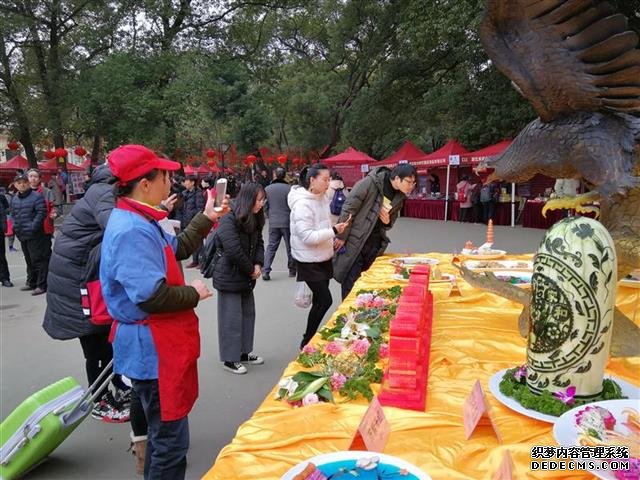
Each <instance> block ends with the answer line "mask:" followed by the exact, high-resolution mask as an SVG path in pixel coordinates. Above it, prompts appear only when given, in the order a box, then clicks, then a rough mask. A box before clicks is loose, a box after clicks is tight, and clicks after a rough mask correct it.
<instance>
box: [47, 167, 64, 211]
mask: <svg viewBox="0 0 640 480" xmlns="http://www.w3.org/2000/svg"><path fill="white" fill-rule="evenodd" d="M58 177H59V175H58V174H57V173H54V174H53V175H52V176H51V180H49V182H48V183H47V188H48V189H49V191H51V196H52V198H53V206H54V207H55V210H57V211H62V204H63V203H64V195H63V193H62V188H61V186H60V181H59V178H58Z"/></svg>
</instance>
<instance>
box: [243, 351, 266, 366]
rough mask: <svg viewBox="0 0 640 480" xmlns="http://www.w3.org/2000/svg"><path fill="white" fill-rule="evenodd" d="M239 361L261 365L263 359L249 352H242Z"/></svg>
mask: <svg viewBox="0 0 640 480" xmlns="http://www.w3.org/2000/svg"><path fill="white" fill-rule="evenodd" d="M240 363H248V364H249V365H262V364H263V363H264V360H263V359H262V357H259V356H257V355H252V354H250V353H243V354H242V355H240Z"/></svg>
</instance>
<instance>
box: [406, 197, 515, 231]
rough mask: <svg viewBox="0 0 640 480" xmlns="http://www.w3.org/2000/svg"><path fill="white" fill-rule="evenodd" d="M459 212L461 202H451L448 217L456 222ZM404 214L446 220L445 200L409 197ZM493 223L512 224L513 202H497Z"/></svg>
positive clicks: (412, 216)
mask: <svg viewBox="0 0 640 480" xmlns="http://www.w3.org/2000/svg"><path fill="white" fill-rule="evenodd" d="M459 214H460V202H458V201H452V202H450V203H449V213H448V215H447V216H448V219H449V220H452V221H454V222H456V221H458V217H459ZM402 215H403V216H405V217H410V218H422V219H426V220H444V200H440V199H432V198H429V199H422V198H408V199H406V200H405V202H404V207H403V210H402ZM493 223H494V224H495V225H511V203H496V207H495V211H494V218H493Z"/></svg>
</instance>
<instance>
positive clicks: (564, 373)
mask: <svg viewBox="0 0 640 480" xmlns="http://www.w3.org/2000/svg"><path fill="white" fill-rule="evenodd" d="M616 282H617V263H616V252H615V248H614V246H613V240H612V239H611V236H610V235H609V232H608V231H607V230H606V228H604V226H603V225H602V224H601V223H600V222H598V221H596V220H592V219H590V218H584V217H571V218H566V219H564V220H562V221H561V222H558V223H556V224H555V225H554V226H553V227H551V229H549V231H548V232H547V234H546V235H545V237H544V239H543V241H542V244H541V245H540V248H539V249H538V253H537V255H536V257H535V260H534V264H533V277H532V279H531V284H532V297H531V321H530V323H529V325H530V327H529V337H528V342H527V385H528V387H529V388H530V389H531V390H532V391H533V392H535V393H541V392H542V391H544V390H547V391H549V392H552V393H553V392H557V391H564V390H566V389H567V388H568V387H569V386H574V387H576V397H582V398H588V397H592V396H597V395H598V394H600V393H601V391H602V379H603V376H604V369H605V366H606V363H607V359H608V357H609V345H610V343H611V330H612V322H613V312H614V308H615V299H616Z"/></svg>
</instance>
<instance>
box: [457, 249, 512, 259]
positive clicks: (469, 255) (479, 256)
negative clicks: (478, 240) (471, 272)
mask: <svg viewBox="0 0 640 480" xmlns="http://www.w3.org/2000/svg"><path fill="white" fill-rule="evenodd" d="M506 254H507V252H506V250H491V253H477V254H473V253H461V254H460V255H461V256H463V257H465V258H469V259H473V260H495V259H498V258H502V257H504V256H505V255H506Z"/></svg>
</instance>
